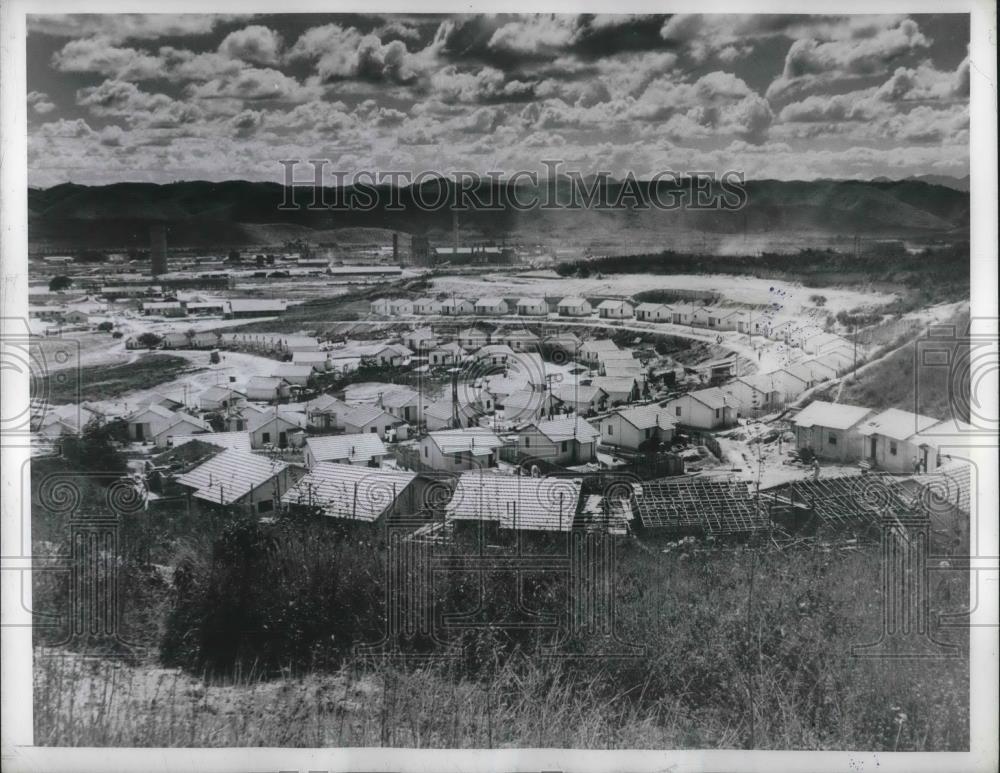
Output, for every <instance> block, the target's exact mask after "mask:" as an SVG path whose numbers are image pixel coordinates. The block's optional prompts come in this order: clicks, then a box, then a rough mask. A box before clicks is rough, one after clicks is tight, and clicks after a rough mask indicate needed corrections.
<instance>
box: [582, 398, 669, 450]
mask: <svg viewBox="0 0 1000 773" xmlns="http://www.w3.org/2000/svg"><path fill="white" fill-rule="evenodd" d="M676 426H677V422H676V421H675V420H674V418H673V417H672V416H671V415H670V411H669V410H668V409H667V408H666V407H661V406H658V405H641V406H636V407H634V408H619V409H618V410H616V411H612V412H611V413H610V414H608V415H607V416H605V417H603V418H602V419H601V420H600V422H599V429H600V436H601V443H602V444H604V445H608V446H616V447H618V448H624V449H627V450H629V451H639V450H641V449H640V447H641V446H642V445H643V444H645V443H650V442H652V441H658V442H660V443H669V442H670V441H671V440H673V437H674V428H675V427H676Z"/></svg>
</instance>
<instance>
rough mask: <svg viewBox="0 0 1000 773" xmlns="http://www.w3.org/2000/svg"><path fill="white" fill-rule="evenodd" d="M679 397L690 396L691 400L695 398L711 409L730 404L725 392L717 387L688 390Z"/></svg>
mask: <svg viewBox="0 0 1000 773" xmlns="http://www.w3.org/2000/svg"><path fill="white" fill-rule="evenodd" d="M681 397H690V398H691V399H692V400H697V401H698V402H699V403H701V404H702V405H704V406H706V407H708V408H711V409H712V410H716V409H718V408H725V407H726V406H727V405H731V403H730V402H729V398H727V397H726V393H725V392H723V391H722V390H721V389H719V388H718V387H708V388H707V389H698V390H696V391H694V392H688V393H687V394H686V395H681ZM678 399H680V398H678Z"/></svg>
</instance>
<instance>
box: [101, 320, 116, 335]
mask: <svg viewBox="0 0 1000 773" xmlns="http://www.w3.org/2000/svg"><path fill="white" fill-rule="evenodd" d="M97 329H98V330H100V331H101V332H102V333H110V332H111V331H112V330H114V329H115V323H114V322H109V321H108V320H105V321H104V322H102V323H100V324H99V325H98V326H97Z"/></svg>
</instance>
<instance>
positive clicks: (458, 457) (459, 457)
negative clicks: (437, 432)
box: [452, 453, 462, 464]
mask: <svg viewBox="0 0 1000 773" xmlns="http://www.w3.org/2000/svg"><path fill="white" fill-rule="evenodd" d="M452 459H453V460H454V462H455V464H461V463H462V454H461V453H457V454H452Z"/></svg>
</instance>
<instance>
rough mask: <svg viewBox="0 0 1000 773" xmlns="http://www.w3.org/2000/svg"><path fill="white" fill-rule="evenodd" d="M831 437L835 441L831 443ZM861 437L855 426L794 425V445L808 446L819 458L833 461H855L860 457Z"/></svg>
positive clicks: (801, 448) (800, 448)
mask: <svg viewBox="0 0 1000 773" xmlns="http://www.w3.org/2000/svg"><path fill="white" fill-rule="evenodd" d="M831 438H833V439H834V440H835V441H836V442H835V443H831V442H830V440H831ZM862 439H863V438H862V437H861V436H860V435H859V434H858V433H857V430H856V429H855V428H853V427H852V428H849V429H830V428H829V427H820V426H812V427H796V428H795V447H796V448H798V449H799V450H803V449H806V448H809V449H811V450H812V451H813V453H815V454H816V456H817V457H819V458H820V459H825V460H827V461H833V462H857V461H860V460H861V458H862V442H861V441H862Z"/></svg>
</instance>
